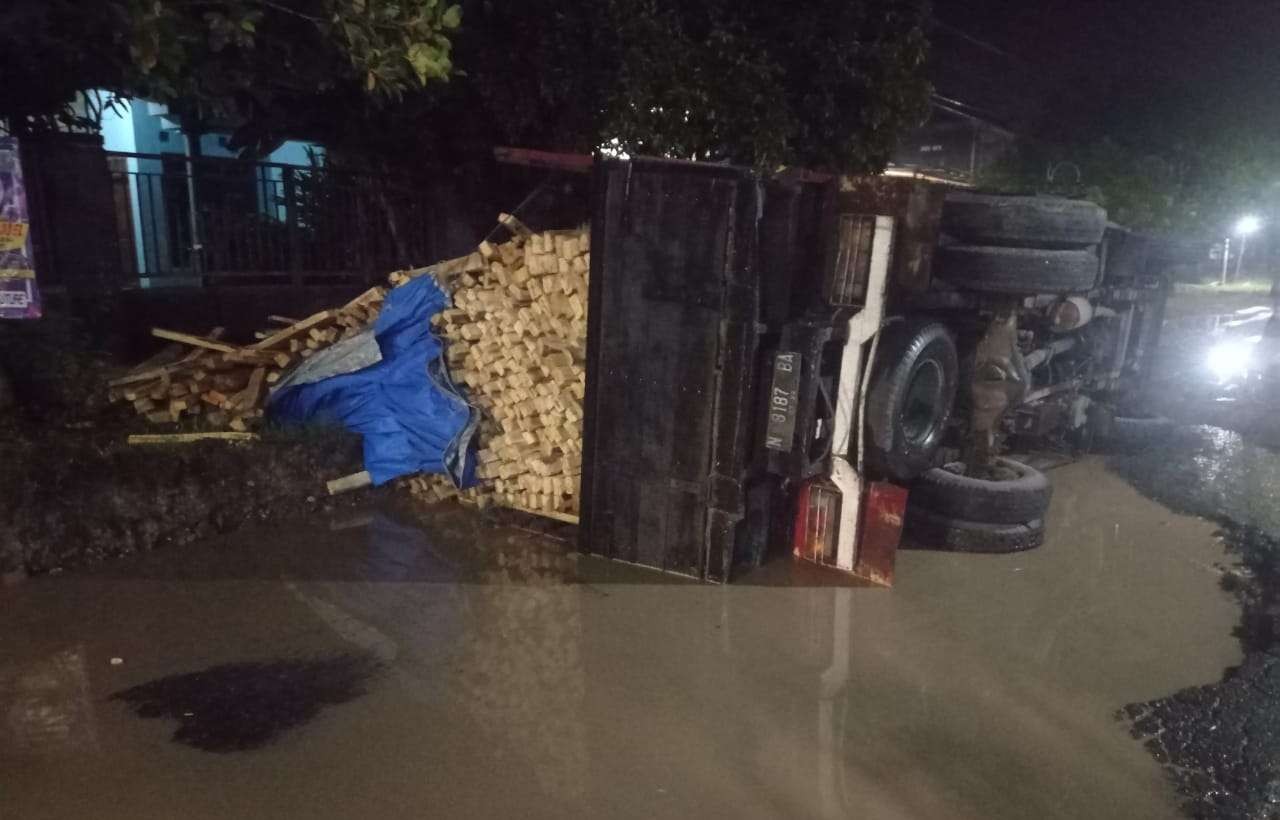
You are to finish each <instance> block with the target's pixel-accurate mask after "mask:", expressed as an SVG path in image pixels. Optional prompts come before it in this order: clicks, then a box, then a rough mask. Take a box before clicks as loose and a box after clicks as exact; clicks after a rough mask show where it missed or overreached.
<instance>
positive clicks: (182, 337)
mask: <svg viewBox="0 0 1280 820" xmlns="http://www.w3.org/2000/svg"><path fill="white" fill-rule="evenodd" d="M151 335H152V336H155V337H156V338H157V339H168V340H169V341H171V342H181V343H182V344H184V345H190V346H191V347H203V348H204V349H205V350H216V351H218V352H219V353H234V352H235V351H237V350H239V348H238V347H236V346H235V345H229V344H227V343H226V342H220V341H218V340H217V339H210V338H207V337H205V336H192V335H191V334H189V333H179V332H177V331H176V330H165V329H164V328H162V327H153V328H151Z"/></svg>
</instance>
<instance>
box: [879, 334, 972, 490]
mask: <svg viewBox="0 0 1280 820" xmlns="http://www.w3.org/2000/svg"><path fill="white" fill-rule="evenodd" d="M959 369H960V366H959V363H958V361H957V359H956V342H955V338H954V337H953V336H952V335H951V331H950V330H948V329H947V328H946V326H945V325H942V324H938V323H936V322H934V323H929V324H923V325H921V324H914V325H912V324H907V323H899V324H896V325H891V326H890V327H889V328H887V329H886V330H884V331H883V335H882V336H881V338H880V344H879V345H878V346H877V348H876V361H875V365H874V371H873V373H872V375H871V381H870V392H869V394H868V396H867V413H866V424H867V453H866V457H867V463H868V465H869V466H870V467H871V469H872V470H873V471H874V472H876V473H878V474H879V475H881V476H883V477H885V478H889V479H891V480H893V481H901V482H904V483H905V482H909V481H911V480H912V479H914V478H915V477H916V476H918V475H920V473H922V472H924V471H925V470H927V469H929V468H930V467H931V466H933V456H934V453H936V452H937V450H938V445H939V444H941V442H942V435H943V432H944V431H945V429H946V426H947V422H948V421H950V419H951V408H952V405H954V403H955V397H956V382H957V375H958V372H959Z"/></svg>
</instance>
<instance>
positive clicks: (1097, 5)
mask: <svg viewBox="0 0 1280 820" xmlns="http://www.w3.org/2000/svg"><path fill="white" fill-rule="evenodd" d="M934 10H935V14H936V16H937V17H938V18H939V19H940V20H941V21H943V22H944V23H947V24H950V25H951V26H954V27H955V28H958V29H960V30H961V31H963V32H965V33H967V34H970V35H972V36H974V37H977V38H979V39H981V40H985V41H987V42H989V43H992V44H993V45H996V46H998V47H1000V48H1001V49H1004V50H1006V51H1008V52H1010V53H1011V54H1013V55H1015V56H1016V57H1018V58H1019V59H1020V60H1021V61H1023V62H1024V63H1025V67H1026V69H1027V71H1029V72H1031V73H1032V74H1034V75H1037V76H1038V77H1039V78H1041V79H1043V80H1044V81H1045V84H1047V85H1057V86H1059V89H1060V90H1062V89H1065V90H1066V91H1067V97H1066V98H1063V97H1059V99H1060V100H1061V101H1062V107H1063V108H1069V109H1071V110H1068V111H1065V112H1060V113H1065V114H1066V115H1067V116H1068V119H1069V118H1070V117H1071V116H1076V117H1081V116H1086V117H1087V116H1094V117H1102V118H1110V119H1112V120H1114V116H1113V115H1114V111H1110V112H1109V111H1108V108H1114V107H1115V106H1117V105H1121V106H1126V107H1131V108H1140V107H1143V106H1145V107H1147V108H1148V109H1150V110H1151V111H1153V112H1154V115H1155V116H1156V117H1159V116H1160V112H1161V111H1164V112H1166V113H1168V114H1169V115H1170V116H1178V117H1182V118H1184V121H1185V118H1192V119H1194V120H1199V121H1201V122H1200V124H1201V125H1205V124H1211V123H1215V122H1220V121H1234V122H1235V123H1244V124H1246V125H1248V126H1251V127H1255V128H1271V127H1275V128H1280V2H1277V0H1271V2H1260V1H1258V0H1146V1H1145V2H1108V1H1107V0H1022V1H1021V2H1019V0H968V2H962V0H934ZM1072 97H1076V98H1077V99H1076V101H1074V102H1068V100H1069V99H1070V98H1072ZM1080 97H1083V98H1084V99H1085V100H1092V106H1093V110H1092V111H1090V110H1089V108H1090V104H1089V103H1085V104H1084V105H1083V108H1081V103H1080V102H1079V98H1080ZM1224 118H1225V119H1224Z"/></svg>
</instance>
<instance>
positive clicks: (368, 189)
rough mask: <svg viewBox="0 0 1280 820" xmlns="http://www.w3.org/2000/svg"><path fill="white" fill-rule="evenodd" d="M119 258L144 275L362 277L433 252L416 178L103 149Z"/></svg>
mask: <svg viewBox="0 0 1280 820" xmlns="http://www.w3.org/2000/svg"><path fill="white" fill-rule="evenodd" d="M108 163H109V166H110V169H111V179H112V191H113V199H114V210H115V217H116V227H117V236H118V238H119V245H120V249H121V264H122V268H123V270H124V271H125V272H126V275H127V276H128V275H130V274H132V275H135V276H136V277H137V278H138V279H139V280H142V281H144V282H147V283H149V284H165V283H170V284H236V283H241V284H285V283H292V284H299V285H303V284H337V283H342V282H352V281H358V282H367V281H372V280H373V279H375V278H377V277H380V276H382V275H384V274H386V273H387V272H389V271H391V270H395V269H397V268H402V267H406V266H409V265H413V264H422V263H423V261H424V260H431V259H434V258H435V257H436V254H435V251H436V245H437V242H436V239H437V237H436V224H437V223H436V220H435V219H433V216H434V212H435V209H434V208H433V207H432V205H433V202H432V196H431V193H430V191H429V189H428V188H427V187H425V186H415V185H414V184H412V183H411V182H408V181H406V180H403V179H396V178H390V177H383V176H377V175H372V174H358V173H350V172H341V171H332V170H328V169H325V168H322V167H310V166H298V165H281V164H277V163H269V162H247V161H242V160H226V159H212V158H199V159H189V158H187V157H185V156H182V155H158V154H125V153H108Z"/></svg>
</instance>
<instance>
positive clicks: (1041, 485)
mask: <svg viewBox="0 0 1280 820" xmlns="http://www.w3.org/2000/svg"><path fill="white" fill-rule="evenodd" d="M995 467H996V470H995V471H994V473H995V475H997V476H998V477H993V478H979V477H975V476H971V475H966V474H965V472H964V471H963V470H964V468H965V465H963V464H958V463H957V464H948V465H947V466H945V467H935V468H934V469H932V470H928V471H926V472H924V473H922V474H921V475H920V477H919V478H917V479H916V480H915V483H914V484H912V485H911V495H910V497H909V499H908V503H910V504H911V505H912V506H916V507H922V508H924V509H925V510H927V511H928V512H931V513H935V514H938V515H942V516H946V517H949V518H961V519H965V520H967V521H985V522H988V523H991V524H1021V523H1023V522H1026V521H1031V520H1034V519H1042V518H1044V517H1045V513H1047V512H1048V511H1049V499H1050V498H1051V497H1052V496H1053V487H1052V486H1050V484H1049V479H1048V477H1047V476H1046V475H1045V474H1044V473H1042V472H1040V471H1039V470H1037V469H1035V468H1034V467H1029V466H1027V465H1026V464H1023V463H1022V462H1020V461H1014V460H1013V459H1011V458H997V459H995Z"/></svg>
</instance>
